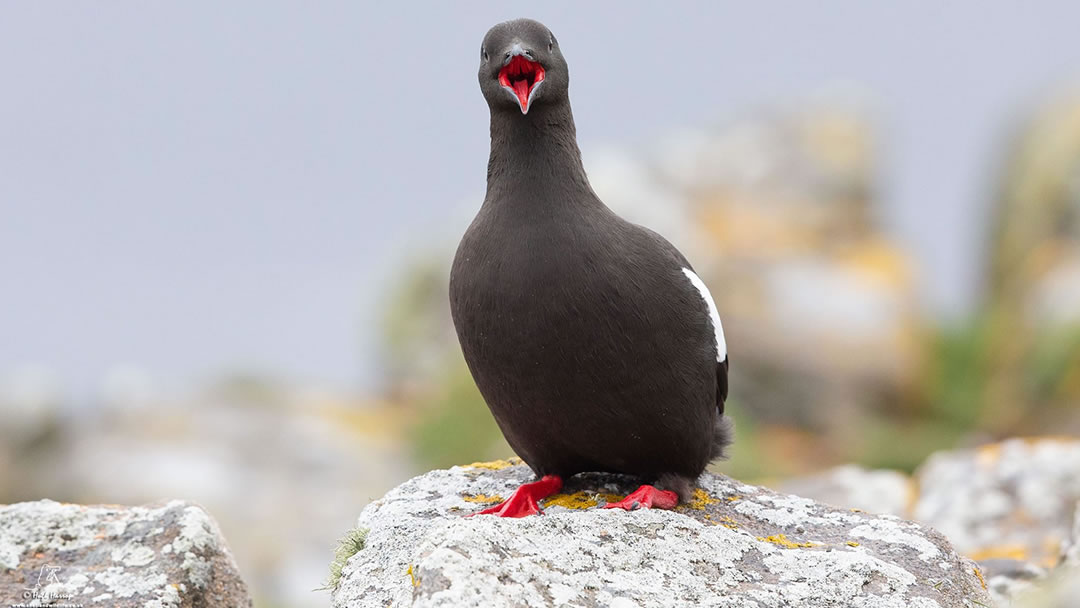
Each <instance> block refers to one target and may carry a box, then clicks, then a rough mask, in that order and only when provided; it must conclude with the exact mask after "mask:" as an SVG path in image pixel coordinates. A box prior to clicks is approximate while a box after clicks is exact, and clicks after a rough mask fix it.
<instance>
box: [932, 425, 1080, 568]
mask: <svg viewBox="0 0 1080 608" xmlns="http://www.w3.org/2000/svg"><path fill="white" fill-rule="evenodd" d="M916 477H917V479H918V482H919V487H920V494H919V499H918V501H917V503H916V505H915V509H914V511H913V513H912V515H913V517H914V519H917V520H918V521H921V522H923V523H925V524H927V525H929V526H932V527H933V528H934V529H936V530H938V531H939V532H941V533H942V534H944V535H945V536H947V537H948V538H949V540H950V541H951V542H952V543H953V545H954V546H955V547H956V549H957V550H958V551H960V552H961V553H964V554H965V555H969V556H971V557H973V558H975V559H976V560H978V561H982V560H989V559H1014V560H1020V561H1025V562H1029V563H1031V564H1034V565H1036V566H1039V567H1042V568H1052V567H1054V566H1055V565H1056V564H1057V563H1058V562H1059V561H1060V558H1061V552H1062V549H1063V548H1064V545H1065V543H1066V542H1067V541H1068V539H1069V538H1070V537H1071V536H1072V527H1073V519H1074V516H1075V515H1074V514H1075V512H1076V505H1077V503H1078V502H1080V441H1077V440H1075V439H1064V438H1062V439H1057V438H1044V439H1010V440H1008V441H1004V442H1002V443H995V444H991V445H987V446H983V447H980V448H977V449H973V450H954V451H949V452H939V453H937V454H934V455H933V456H931V457H930V458H929V459H928V460H927V461H926V463H925V464H924V465H923V466H922V467H921V468H920V469H919V471H918V473H917V475H916Z"/></svg>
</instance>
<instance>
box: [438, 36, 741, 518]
mask: <svg viewBox="0 0 1080 608" xmlns="http://www.w3.org/2000/svg"><path fill="white" fill-rule="evenodd" d="M508 70H509V72H510V74H511V75H510V76H507V73H508ZM479 79H480V87H481V90H482V91H483V92H484V96H485V98H486V99H487V101H488V105H489V107H490V110H491V155H490V159H489V162H488V172H487V195H486V196H485V198H484V203H483V205H482V207H481V208H480V211H479V213H478V214H477V216H476V218H475V219H474V220H473V222H472V224H471V225H470V226H469V228H468V230H467V231H466V233H465V235H464V237H463V238H462V240H461V244H460V245H459V247H458V250H457V255H456V256H455V258H454V264H453V268H452V270H451V275H450V304H451V311H452V314H453V319H454V325H455V328H456V330H457V334H458V338H459V340H460V342H461V347H462V350H463V352H464V355H465V360H466V361H467V363H468V365H469V369H470V371H471V372H472V375H473V378H474V379H475V381H476V384H477V386H478V387H479V389H480V392H481V393H482V395H483V397H484V399H485V401H486V402H487V404H488V406H489V407H490V409H491V412H492V414H493V415H494V417H495V419H496V421H497V422H498V424H499V428H500V429H501V430H502V432H503V434H504V435H505V436H506V439H507V441H508V442H509V444H510V446H511V447H512V448H513V449H514V451H515V452H516V453H517V454H518V455H519V456H521V458H522V459H523V460H524V461H525V462H526V463H527V464H528V465H529V466H530V467H531V468H532V469H533V470H534V471H535V472H536V473H537V474H538V475H558V476H560V477H566V476H569V475H573V474H575V473H580V472H584V471H609V472H617V473H627V474H633V475H637V476H641V477H644V478H648V479H656V480H659V481H660V485H663V486H667V489H670V490H674V491H676V492H677V493H678V494H679V496H680V497H681V498H682V499H683V500H685V499H686V498H687V496H688V494H689V493H690V489H691V484H692V482H693V481H694V480H695V479H696V478H697V477H698V476H699V475H700V474H701V472H702V471H703V470H704V469H705V466H706V465H707V464H708V463H709V462H710V461H711V460H713V459H715V458H718V457H720V456H722V455H723V452H724V448H725V447H726V446H727V445H728V444H729V443H730V442H731V439H732V437H731V435H732V429H731V426H730V421H729V419H727V418H725V417H724V416H723V410H724V400H725V398H726V396H727V358H726V345H725V344H724V342H723V339H722V333H721V332H720V331H718V330H719V329H720V328H719V327H714V322H713V320H712V318H711V316H710V303H709V302H708V301H707V300H706V298H707V297H708V295H707V290H706V291H704V292H703V291H701V290H699V288H697V287H695V285H694V283H693V282H692V280H691V279H690V278H689V276H690V275H688V274H687V272H686V271H687V270H689V271H691V272H692V267H691V266H690V264H689V263H688V262H687V260H686V259H685V258H684V257H683V255H682V254H681V253H679V251H678V250H677V249H676V248H675V247H674V246H672V245H671V244H670V243H668V242H667V241H666V240H665V239H664V238H663V237H661V236H660V235H658V234H656V233H655V232H653V231H651V230H649V229H647V228H643V227H641V226H638V225H635V224H632V223H630V222H627V221H625V220H623V219H622V218H620V217H619V216H618V215H616V214H615V213H614V212H613V211H611V210H610V209H609V208H608V207H607V206H605V205H604V203H603V202H601V201H600V199H599V198H597V196H596V194H595V193H594V192H593V190H592V188H591V187H590V185H589V182H588V179H587V177H586V175H585V170H584V168H583V166H582V163H581V154H580V152H579V150H578V146H577V136H576V132H575V127H574V120H573V115H572V113H571V110H570V101H569V96H568V85H569V75H568V71H567V66H566V61H565V60H564V59H563V56H562V53H561V51H560V50H559V46H558V42H557V41H556V40H555V37H554V36H553V35H552V34H551V32H550V31H549V30H548V28H547V27H545V26H544V25H542V24H540V23H538V22H536V21H532V20H527V19H521V20H516V21H510V22H506V23H502V24H499V25H497V26H495V27H493V28H492V29H491V30H490V31H489V32H488V34H487V36H486V37H485V38H484V43H483V47H482V49H481V63H480V71H479ZM521 79H527V80H528V82H524V83H523V82H521ZM500 80H501V81H502V82H500ZM508 81H509V83H508ZM508 84H509V86H507V85H508ZM684 269H686V270H684ZM695 278H696V277H695ZM721 350H723V351H724V352H720V351H721ZM718 355H719V356H718ZM718 359H719V361H718Z"/></svg>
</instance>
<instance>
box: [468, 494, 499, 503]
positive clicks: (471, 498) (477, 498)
mask: <svg viewBox="0 0 1080 608" xmlns="http://www.w3.org/2000/svg"><path fill="white" fill-rule="evenodd" d="M461 499H462V500H464V501H465V502H475V503H480V504H484V505H493V504H495V503H497V502H502V501H503V497H502V496H499V495H498V494H496V495H494V496H488V495H487V494H466V495H465V496H462V497H461Z"/></svg>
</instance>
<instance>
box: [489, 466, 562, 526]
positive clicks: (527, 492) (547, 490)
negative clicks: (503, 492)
mask: <svg viewBox="0 0 1080 608" xmlns="http://www.w3.org/2000/svg"><path fill="white" fill-rule="evenodd" d="M562 483H563V482H562V477H559V476H558V475H544V476H543V477H541V478H540V480H539V481H533V482H531V483H523V484H521V486H520V487H518V489H516V490H514V493H513V494H512V495H511V496H510V498H507V499H506V500H504V501H502V502H500V503H499V504H497V505H495V506H494V507H489V508H487V509H484V510H483V511H480V512H479V513H477V514H476V515H498V516H499V517H525V516H526V515H536V514H538V513H540V504H539V503H538V501H540V500H542V499H544V498H547V497H548V496H551V495H552V494H554V493H556V492H558V491H559V490H561V489H562Z"/></svg>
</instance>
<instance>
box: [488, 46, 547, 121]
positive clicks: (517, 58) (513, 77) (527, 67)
mask: <svg viewBox="0 0 1080 608" xmlns="http://www.w3.org/2000/svg"><path fill="white" fill-rule="evenodd" d="M543 80H544V66H542V65H540V64H539V63H537V62H535V61H529V60H528V59H526V58H525V57H523V56H522V55H514V57H513V59H511V60H510V63H508V64H506V65H505V66H503V69H501V70H499V83H500V84H502V85H503V86H504V87H506V88H508V89H510V90H511V91H513V92H514V95H516V96H517V98H518V103H519V104H521V111H522V112H524V111H525V108H527V107H528V106H529V93H531V92H532V90H533V87H535V86H536V85H537V84H539V83H541V82H542V81H543Z"/></svg>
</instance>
